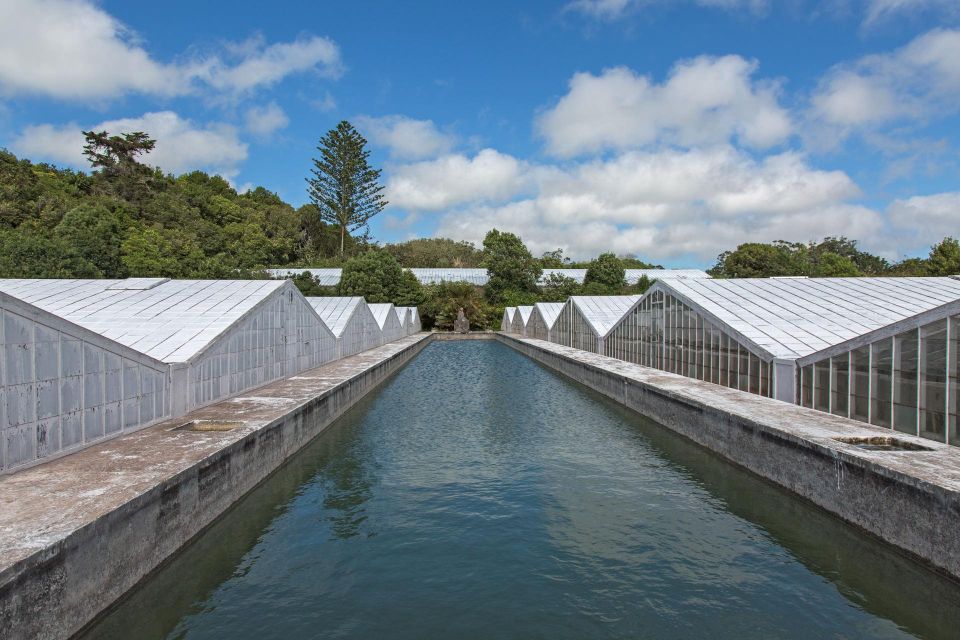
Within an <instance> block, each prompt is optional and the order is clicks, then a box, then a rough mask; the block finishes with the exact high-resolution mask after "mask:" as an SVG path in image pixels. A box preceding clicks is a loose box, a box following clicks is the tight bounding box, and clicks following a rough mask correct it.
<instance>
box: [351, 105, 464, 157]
mask: <svg viewBox="0 0 960 640" xmlns="http://www.w3.org/2000/svg"><path fill="white" fill-rule="evenodd" d="M354 122H356V123H357V127H358V128H359V129H360V130H361V131H362V132H363V135H364V136H366V137H367V138H369V139H370V141H371V142H373V143H374V144H378V145H380V146H383V147H387V148H388V149H389V150H390V155H391V156H392V157H394V158H403V159H406V160H420V159H423V158H432V157H435V156H438V155H440V154H443V153H447V152H449V151H450V150H451V149H452V148H453V144H454V142H455V138H454V137H453V136H452V135H449V134H447V133H443V132H442V131H440V130H439V129H438V128H437V126H436V125H435V124H434V123H433V120H415V119H413V118H408V117H406V116H402V115H390V116H382V117H379V118H374V117H371V116H365V115H361V116H357V117H356V118H354Z"/></svg>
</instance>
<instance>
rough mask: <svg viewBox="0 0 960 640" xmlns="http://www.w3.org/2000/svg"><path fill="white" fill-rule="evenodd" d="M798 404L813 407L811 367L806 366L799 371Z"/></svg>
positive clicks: (810, 365)
mask: <svg viewBox="0 0 960 640" xmlns="http://www.w3.org/2000/svg"><path fill="white" fill-rule="evenodd" d="M800 403H801V404H802V405H803V406H805V407H812V406H813V365H812V364H808V365H807V366H805V367H804V368H803V369H801V370H800Z"/></svg>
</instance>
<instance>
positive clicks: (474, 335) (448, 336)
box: [432, 331, 497, 340]
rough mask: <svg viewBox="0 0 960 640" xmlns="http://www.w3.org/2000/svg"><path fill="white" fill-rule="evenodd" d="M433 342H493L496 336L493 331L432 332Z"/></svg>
mask: <svg viewBox="0 0 960 640" xmlns="http://www.w3.org/2000/svg"><path fill="white" fill-rule="evenodd" d="M432 335H433V337H434V339H435V340H495V339H496V337H497V334H496V333H494V332H493V331H471V332H470V333H454V332H453V331H444V332H440V331H437V332H434V333H433V334H432Z"/></svg>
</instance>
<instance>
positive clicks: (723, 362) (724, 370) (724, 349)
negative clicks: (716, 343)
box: [720, 333, 730, 386]
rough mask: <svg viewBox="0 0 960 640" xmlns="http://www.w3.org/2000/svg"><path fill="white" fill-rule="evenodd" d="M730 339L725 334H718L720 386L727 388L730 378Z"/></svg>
mask: <svg viewBox="0 0 960 640" xmlns="http://www.w3.org/2000/svg"><path fill="white" fill-rule="evenodd" d="M729 361H730V338H728V337H727V334H725V333H721V334H720V384H722V385H723V386H727V381H728V380H729V377H730V371H729V369H730V362H729Z"/></svg>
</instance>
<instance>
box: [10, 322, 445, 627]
mask: <svg viewBox="0 0 960 640" xmlns="http://www.w3.org/2000/svg"><path fill="white" fill-rule="evenodd" d="M431 342H432V337H431V336H430V335H427V334H425V335H423V336H422V338H421V339H420V340H417V341H416V342H413V343H411V344H410V345H407V346H406V347H405V348H403V349H402V350H400V351H397V352H395V353H392V354H389V355H387V356H386V357H385V358H383V359H382V360H379V361H377V362H375V363H371V364H370V365H368V366H366V367H365V368H364V369H363V370H362V371H359V372H357V373H355V374H354V375H351V376H349V377H346V378H344V379H343V380H342V381H340V382H338V383H337V384H335V385H334V386H332V387H330V388H328V389H326V390H325V391H323V392H321V393H319V394H317V395H316V396H313V397H311V398H309V399H308V400H306V401H304V402H301V403H299V404H297V405H294V406H291V407H290V408H289V410H287V411H286V412H285V413H284V414H283V415H281V416H278V417H277V418H275V419H273V420H271V421H270V422H268V423H266V424H264V425H263V426H261V427H260V428H258V429H256V430H255V431H252V432H250V433H249V434H247V435H246V436H245V437H243V438H241V439H238V440H236V441H234V442H232V443H229V444H227V445H225V446H224V447H223V448H221V449H219V450H217V451H215V452H213V453H211V454H210V455H208V456H206V457H204V458H203V459H201V460H199V461H197V462H196V463H195V464H193V465H192V466H191V467H189V468H188V469H185V470H183V471H181V472H180V473H177V474H175V475H173V476H170V477H169V478H167V479H165V480H164V481H163V482H160V483H158V484H156V485H154V486H153V487H152V488H150V489H149V490H147V491H144V492H142V493H140V494H139V495H138V496H137V497H135V498H133V499H131V500H129V501H128V502H126V503H124V504H123V505H121V506H120V507H118V508H116V509H114V510H112V511H110V512H109V513H106V514H104V515H102V516H101V517H98V518H96V519H95V520H94V521H92V522H90V523H88V524H87V525H86V526H83V527H81V528H78V529H77V530H75V531H73V532H72V533H71V534H70V535H68V536H66V537H64V538H62V539H58V540H55V541H52V542H51V544H50V545H49V546H48V547H46V548H44V549H42V550H39V551H37V552H36V553H34V554H32V555H31V556H29V557H27V558H25V559H23V560H21V561H19V562H16V563H14V564H12V565H10V566H8V567H6V568H5V569H3V570H2V571H0V637H3V638H5V639H9V640H18V639H20V638H69V637H72V636H74V635H75V634H77V633H78V632H80V631H82V630H83V629H84V628H86V627H87V626H89V624H90V623H91V622H92V621H94V620H95V619H97V617H98V616H99V615H101V614H102V613H103V612H105V611H107V610H109V608H110V607H111V606H112V605H113V604H114V603H115V602H116V601H117V600H119V599H121V598H122V597H123V596H124V595H125V594H126V593H127V592H128V591H130V590H131V589H132V588H134V587H135V586H136V585H137V584H138V583H139V582H140V581H142V580H143V579H145V578H146V577H148V576H149V575H150V574H151V573H152V572H153V571H154V570H156V569H157V568H158V567H160V566H162V565H163V564H164V563H165V562H166V561H167V560H169V559H170V558H171V557H172V556H173V555H175V554H176V552H177V551H178V550H179V549H181V548H182V547H183V546H185V545H186V544H188V543H189V542H190V541H191V540H192V539H193V538H195V537H196V536H197V535H199V534H200V533H202V531H203V530H204V529H206V528H207V527H209V526H210V525H211V524H213V522H214V521H216V520H217V519H218V518H219V517H220V516H222V515H223V514H224V513H225V512H226V511H228V510H229V509H230V507H231V506H233V505H234V504H235V503H236V502H238V501H239V500H240V499H241V498H243V496H245V495H246V494H247V493H249V492H250V491H251V490H253V489H254V488H255V487H256V486H257V485H259V484H260V483H261V482H262V481H263V480H265V479H266V478H267V477H268V476H270V475H271V474H272V473H273V472H275V471H276V470H277V469H278V468H279V467H280V466H281V465H282V464H283V463H284V462H285V461H286V460H287V459H288V458H290V457H291V456H293V455H294V454H295V453H297V452H298V451H299V450H300V449H302V448H303V447H304V446H306V445H307V444H308V443H309V442H311V441H312V440H313V439H314V438H315V437H316V436H318V435H319V434H320V433H322V432H323V431H324V430H325V429H326V428H327V427H329V426H330V424H332V423H333V422H334V421H335V420H336V419H337V418H338V417H340V416H341V415H342V414H343V413H344V412H346V411H347V410H348V409H350V408H351V407H352V406H353V405H354V404H356V403H357V402H358V401H359V400H361V399H362V398H363V397H364V396H366V395H367V394H368V393H369V392H370V391H372V390H373V389H375V388H376V387H377V386H379V385H380V384H381V383H382V382H383V381H384V380H386V379H387V378H389V377H390V376H391V375H392V374H393V373H395V372H396V371H398V370H399V369H400V368H401V367H402V366H403V365H405V364H406V363H407V362H409V361H410V360H411V359H412V358H413V357H414V356H416V355H417V354H418V353H419V352H420V351H421V350H423V349H424V348H425V347H426V346H427V345H428V344H429V343H431ZM358 355H363V354H358ZM306 373H307V372H302V373H300V374H298V375H301V376H302V375H304V374H306ZM249 392H250V390H247V391H246V392H245V393H249ZM11 601H12V602H11Z"/></svg>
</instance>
